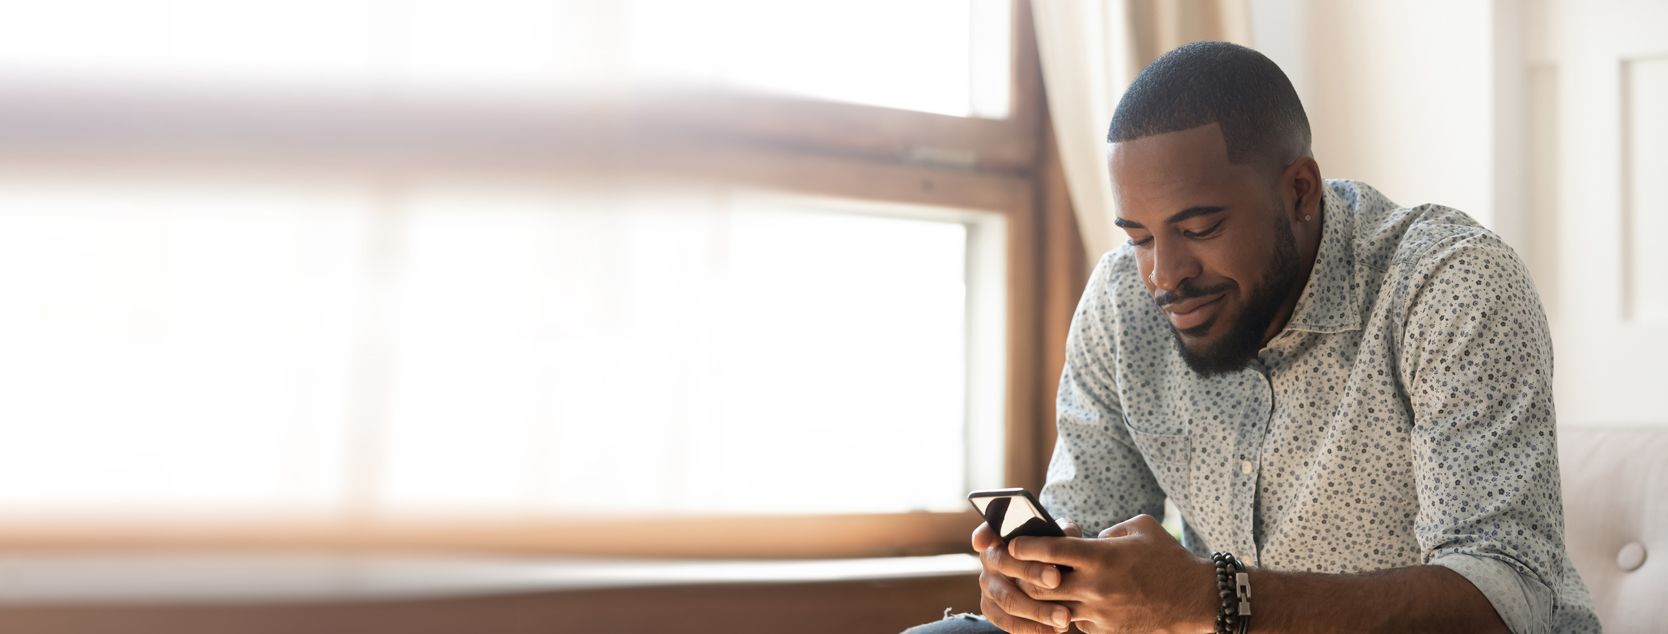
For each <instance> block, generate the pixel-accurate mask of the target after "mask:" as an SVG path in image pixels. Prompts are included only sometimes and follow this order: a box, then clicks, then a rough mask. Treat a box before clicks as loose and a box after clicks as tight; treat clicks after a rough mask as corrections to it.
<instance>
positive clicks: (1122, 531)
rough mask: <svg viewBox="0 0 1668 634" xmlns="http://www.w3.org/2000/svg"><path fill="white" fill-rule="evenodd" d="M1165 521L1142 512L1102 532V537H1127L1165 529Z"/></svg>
mask: <svg viewBox="0 0 1668 634" xmlns="http://www.w3.org/2000/svg"><path fill="white" fill-rule="evenodd" d="M1163 530H1164V523H1163V522H1160V521H1158V519H1157V518H1154V517H1153V516H1151V515H1148V514H1146V513H1142V514H1140V515H1137V516H1135V517H1131V518H1129V519H1127V520H1124V521H1122V522H1118V523H1117V524H1113V525H1112V526H1111V527H1109V528H1107V529H1106V530H1103V531H1101V532H1100V536H1101V537H1127V536H1130V535H1137V534H1145V533H1152V532H1154V531H1163Z"/></svg>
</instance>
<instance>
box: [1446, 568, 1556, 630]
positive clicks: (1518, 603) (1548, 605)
mask: <svg viewBox="0 0 1668 634" xmlns="http://www.w3.org/2000/svg"><path fill="white" fill-rule="evenodd" d="M1430 564H1431V565H1435V566H1442V567H1444V568H1447V569H1449V570H1452V571H1454V572H1457V573H1459V574H1460V576H1462V577H1465V579H1466V580H1467V581H1470V582H1471V585H1474V586H1477V589H1478V590H1481V591H1482V593H1483V596H1485V597H1488V602H1489V604H1490V605H1493V606H1494V611H1495V612H1496V613H1499V615H1500V620H1502V621H1505V622H1506V627H1507V628H1509V629H1511V631H1512V633H1513V634H1545V633H1547V632H1551V631H1552V598H1553V597H1552V589H1551V588H1548V587H1547V586H1546V584H1544V583H1541V581H1540V580H1539V579H1536V578H1534V577H1533V576H1532V575H1528V574H1524V573H1521V572H1518V570H1517V568H1515V567H1513V566H1512V565H1511V564H1509V563H1506V561H1505V560H1504V559H1500V558H1496V557H1493V556H1490V555H1481V554H1472V553H1456V552H1451V553H1447V554H1443V555H1438V556H1437V557H1436V558H1435V559H1432V560H1431V561H1430Z"/></svg>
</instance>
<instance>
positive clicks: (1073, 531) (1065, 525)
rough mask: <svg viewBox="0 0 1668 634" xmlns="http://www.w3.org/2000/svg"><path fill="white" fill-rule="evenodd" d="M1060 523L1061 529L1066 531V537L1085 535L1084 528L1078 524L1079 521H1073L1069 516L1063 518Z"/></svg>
mask: <svg viewBox="0 0 1668 634" xmlns="http://www.w3.org/2000/svg"><path fill="white" fill-rule="evenodd" d="M1058 524H1059V525H1060V530H1062V531H1065V532H1066V537H1082V536H1083V528H1082V527H1080V526H1078V525H1077V522H1074V521H1072V520H1071V518H1069V517H1067V518H1063V519H1061V520H1060V521H1059V522H1058Z"/></svg>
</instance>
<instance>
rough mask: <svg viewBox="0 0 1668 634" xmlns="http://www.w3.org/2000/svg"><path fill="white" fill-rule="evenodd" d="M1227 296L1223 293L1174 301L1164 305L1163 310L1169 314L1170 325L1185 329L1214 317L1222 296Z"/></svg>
mask: <svg viewBox="0 0 1668 634" xmlns="http://www.w3.org/2000/svg"><path fill="white" fill-rule="evenodd" d="M1227 296H1228V294H1227V293H1223V294H1221V295H1217V296H1216V297H1212V298H1209V299H1200V300H1194V301H1190V302H1176V303H1174V304H1170V305H1169V306H1165V307H1164V312H1166V313H1168V314H1169V317H1170V325H1172V326H1175V327H1176V330H1181V331H1186V330H1188V329H1190V328H1196V327H1198V326H1199V325H1201V324H1204V323H1205V322H1207V321H1210V319H1211V318H1212V317H1215V316H1216V312H1217V311H1218V310H1220V309H1221V307H1222V298H1224V297H1227Z"/></svg>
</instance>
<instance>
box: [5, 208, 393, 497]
mask: <svg viewBox="0 0 1668 634" xmlns="http://www.w3.org/2000/svg"><path fill="white" fill-rule="evenodd" d="M366 211H367V208H366V201H365V199H364V197H363V196H359V195H355V194H353V193H351V192H343V191H332V190H319V191H307V190H306V189H305V188H298V187H286V188H282V189H278V188H264V187H257V186H247V185H243V186H235V187H212V186H203V185H195V186H191V187H183V186H180V187H173V186H160V185H149V186H140V185H122V184H113V183H102V184H98V185H92V184H88V183H86V182H84V181H78V182H74V183H64V184H61V185H55V184H51V183H47V182H33V181H31V182H22V181H6V182H0V296H4V297H6V298H7V305H8V306H10V308H9V309H8V310H5V311H0V350H4V351H5V352H4V354H0V383H3V384H4V385H6V386H7V387H6V398H4V399H0V507H3V508H4V509H6V510H14V509H19V508H23V509H32V510H41V509H72V510H81V511H93V512H103V513H117V514H124V515H125V514H128V513H130V512H132V511H135V510H151V511H162V510H164V509H171V508H174V509H177V508H195V509H203V508H216V509H221V510H250V511H254V510H263V511H269V510H273V509H283V510H295V509H310V510H313V511H321V512H323V511H327V512H331V513H335V512H337V511H338V510H339V503H340V500H341V494H342V486H343V480H344V472H343V470H342V465H343V451H344V444H343V439H344V438H345V437H346V436H347V433H348V430H347V425H348V412H349V408H350V392H351V390H352V389H353V388H354V386H355V383H354V381H353V377H352V369H353V368H352V359H351V354H352V352H353V347H352V339H353V337H354V335H355V333H354V332H353V329H354V327H355V325H356V321H355V319H356V315H357V314H358V312H357V311H358V303H357V299H356V298H358V297H359V296H360V294H361V292H362V290H363V282H362V278H361V277H360V275H359V273H360V271H361V269H362V268H363V265H364V262H363V251H362V245H363V242H364V236H365V229H366Z"/></svg>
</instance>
